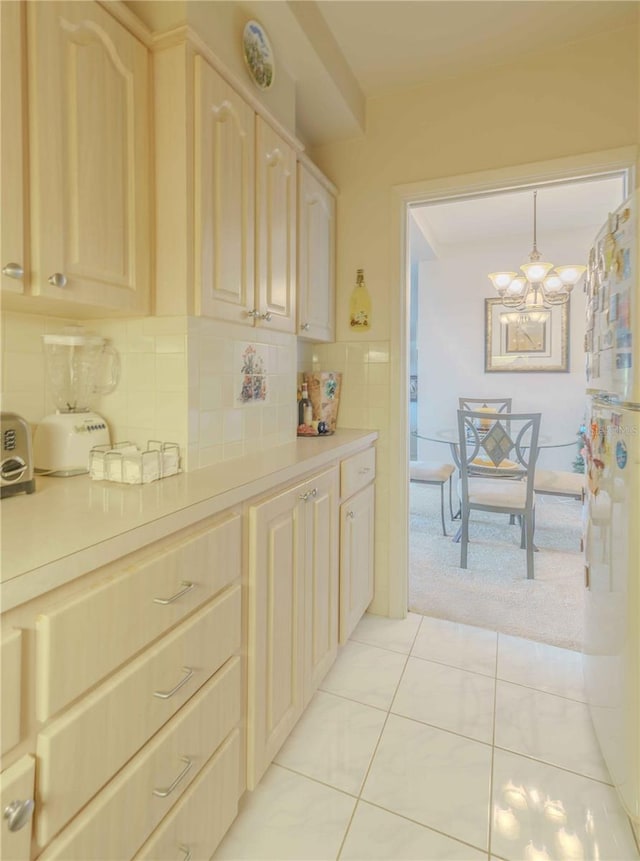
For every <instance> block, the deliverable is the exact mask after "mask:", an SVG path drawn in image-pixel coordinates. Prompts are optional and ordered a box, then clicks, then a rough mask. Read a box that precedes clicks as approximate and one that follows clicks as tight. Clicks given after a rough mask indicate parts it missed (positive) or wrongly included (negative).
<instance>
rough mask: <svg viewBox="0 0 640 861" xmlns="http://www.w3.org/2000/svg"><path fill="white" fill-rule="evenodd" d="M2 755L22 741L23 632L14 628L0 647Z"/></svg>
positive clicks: (6, 635)
mask: <svg viewBox="0 0 640 861" xmlns="http://www.w3.org/2000/svg"><path fill="white" fill-rule="evenodd" d="M0 671H1V672H2V676H0V691H1V697H2V698H1V699H0V729H1V732H0V739H2V743H1V748H2V749H1V750H0V753H4V752H5V751H7V750H10V749H11V748H12V747H15V746H16V745H17V744H18V742H19V741H20V706H21V703H22V631H20V630H18V629H17V628H14V629H12V630H10V631H7V633H6V634H5V635H4V636H3V637H2V644H1V646H0Z"/></svg>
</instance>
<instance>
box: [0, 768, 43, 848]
mask: <svg viewBox="0 0 640 861" xmlns="http://www.w3.org/2000/svg"><path fill="white" fill-rule="evenodd" d="M35 772H36V761H35V759H34V758H33V757H32V756H23V757H22V759H19V760H18V761H17V762H16V763H15V764H14V765H12V766H11V767H10V768H7V769H5V770H4V771H3V772H2V774H0V810H2V811H3V812H4V811H5V810H6V809H7V807H8V806H9V805H10V804H11V803H12V802H14V801H18V802H20V801H27V800H28V799H33V798H34V775H35ZM31 826H32V821H31V820H29V821H28V822H27V823H26V824H25V825H24V826H23V827H22V828H20V829H19V830H18V831H9V828H8V823H7V822H5V821H4V819H0V858H2V861H29V859H30V858H31V830H32V827H31Z"/></svg>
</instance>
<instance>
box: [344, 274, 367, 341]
mask: <svg viewBox="0 0 640 861" xmlns="http://www.w3.org/2000/svg"><path fill="white" fill-rule="evenodd" d="M349 325H350V326H351V328H352V329H355V330H356V331H359V332H366V331H368V330H369V329H370V328H371V296H370V295H369V291H368V290H367V287H366V285H365V283H364V269H358V271H357V274H356V286H355V287H354V288H353V291H352V293H351V299H350V301H349Z"/></svg>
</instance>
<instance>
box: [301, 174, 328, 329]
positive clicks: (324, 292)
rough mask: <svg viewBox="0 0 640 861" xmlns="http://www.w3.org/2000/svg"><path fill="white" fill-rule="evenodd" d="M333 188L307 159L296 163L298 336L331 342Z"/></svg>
mask: <svg viewBox="0 0 640 861" xmlns="http://www.w3.org/2000/svg"><path fill="white" fill-rule="evenodd" d="M335 235H336V202H335V189H334V188H333V186H332V185H331V184H330V183H329V181H328V180H325V179H324V177H323V176H322V174H320V173H319V172H318V170H317V168H316V167H315V166H314V165H313V164H311V162H308V161H307V160H300V161H299V163H298V336H299V337H301V338H305V339H308V340H310V341H329V342H330V341H333V340H334V329H335V291H336V285H335Z"/></svg>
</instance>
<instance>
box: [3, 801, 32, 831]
mask: <svg viewBox="0 0 640 861" xmlns="http://www.w3.org/2000/svg"><path fill="white" fill-rule="evenodd" d="M34 807H35V801H34V800H33V798H27V799H26V800H25V801H12V802H11V804H8V805H7V806H6V807H5V809H4V812H3V814H2V816H3V818H4V819H6V820H7V823H8V827H9V831H20V829H21V828H24V826H25V825H26V824H27V822H28V821H29V820H30V819H31V814H32V813H33V808H34Z"/></svg>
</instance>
